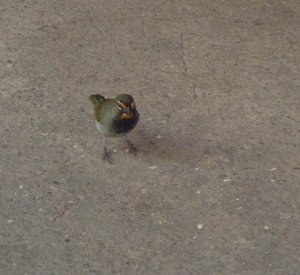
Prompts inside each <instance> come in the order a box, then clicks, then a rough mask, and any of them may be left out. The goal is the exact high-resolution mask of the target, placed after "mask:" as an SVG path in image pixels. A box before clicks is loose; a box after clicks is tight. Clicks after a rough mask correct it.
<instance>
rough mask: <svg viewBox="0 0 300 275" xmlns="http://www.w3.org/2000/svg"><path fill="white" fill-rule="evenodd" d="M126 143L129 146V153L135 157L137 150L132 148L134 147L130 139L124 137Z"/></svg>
mask: <svg viewBox="0 0 300 275" xmlns="http://www.w3.org/2000/svg"><path fill="white" fill-rule="evenodd" d="M126 142H127V144H128V146H129V153H131V154H133V155H135V156H136V154H137V152H138V149H137V148H136V147H134V145H133V144H132V143H131V141H130V139H129V138H128V136H126Z"/></svg>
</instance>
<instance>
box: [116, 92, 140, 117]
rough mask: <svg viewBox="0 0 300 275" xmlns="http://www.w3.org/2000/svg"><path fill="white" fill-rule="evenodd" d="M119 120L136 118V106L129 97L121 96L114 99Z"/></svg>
mask: <svg viewBox="0 0 300 275" xmlns="http://www.w3.org/2000/svg"><path fill="white" fill-rule="evenodd" d="M116 102H117V108H118V110H119V115H120V118H121V119H134V118H136V116H138V113H137V110H136V105H135V102H134V100H133V97H132V96H131V95H127V94H122V95H119V96H117V98H116Z"/></svg>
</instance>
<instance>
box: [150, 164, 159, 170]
mask: <svg viewBox="0 0 300 275" xmlns="http://www.w3.org/2000/svg"><path fill="white" fill-rule="evenodd" d="M149 168H150V169H152V170H154V169H156V168H157V166H155V165H153V166H150V167H149Z"/></svg>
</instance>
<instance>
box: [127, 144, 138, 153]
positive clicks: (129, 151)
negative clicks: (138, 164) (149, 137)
mask: <svg viewBox="0 0 300 275" xmlns="http://www.w3.org/2000/svg"><path fill="white" fill-rule="evenodd" d="M138 151H139V150H138V149H137V148H136V147H134V146H133V145H132V144H130V145H129V149H128V153H130V154H133V155H134V156H136V155H137V153H138Z"/></svg>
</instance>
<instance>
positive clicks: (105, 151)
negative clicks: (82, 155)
mask: <svg viewBox="0 0 300 275" xmlns="http://www.w3.org/2000/svg"><path fill="white" fill-rule="evenodd" d="M102 142H103V149H104V155H103V160H104V161H105V160H107V161H108V162H109V163H110V164H112V160H111V158H110V157H109V153H108V149H107V144H106V138H105V136H102Z"/></svg>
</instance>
